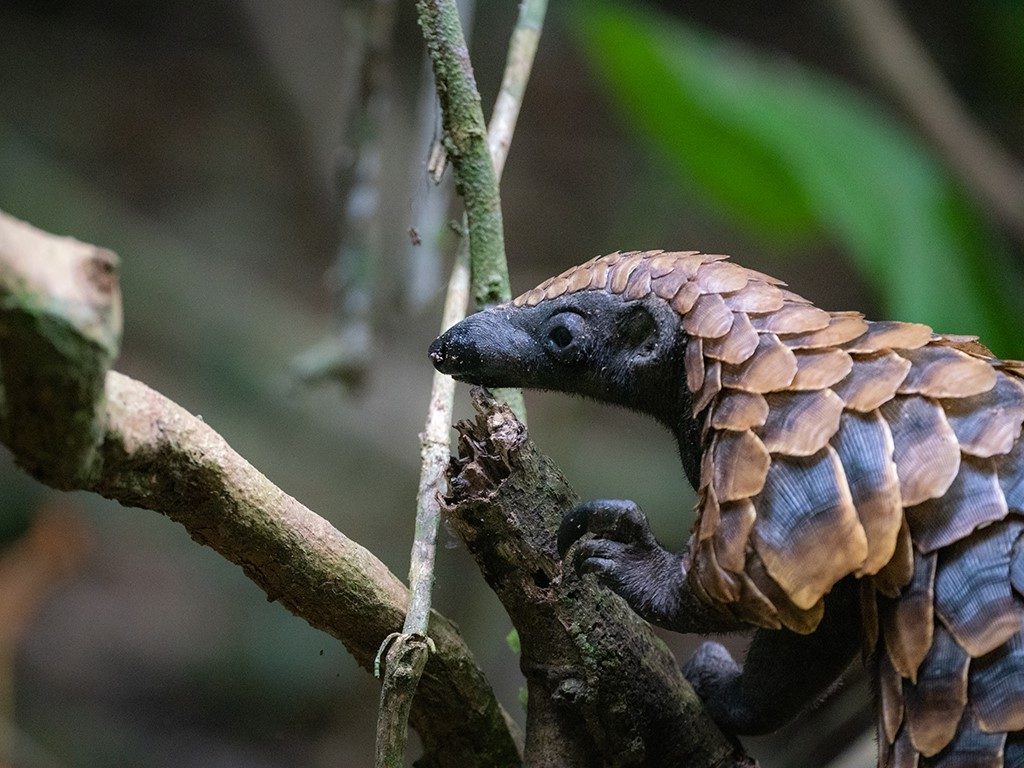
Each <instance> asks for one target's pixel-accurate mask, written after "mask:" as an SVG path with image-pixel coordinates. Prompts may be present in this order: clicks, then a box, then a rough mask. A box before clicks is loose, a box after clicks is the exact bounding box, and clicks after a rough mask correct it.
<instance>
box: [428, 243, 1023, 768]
mask: <svg viewBox="0 0 1024 768" xmlns="http://www.w3.org/2000/svg"><path fill="white" fill-rule="evenodd" d="M430 356H431V358H432V360H433V361H434V364H435V366H436V367H437V368H438V369H439V370H441V371H443V372H446V373H451V374H452V375H454V376H455V377H456V378H457V379H460V380H464V381H470V382H474V383H478V384H483V385H486V386H502V387H529V388H538V389H553V390H561V391H566V392H570V393H575V394H582V395H585V396H590V397H594V398H597V399H599V400H603V401H607V402H611V403H616V404H619V405H625V406H627V407H631V408H634V409H637V410H640V411H643V412H646V413H648V414H650V415H651V416H653V417H654V418H656V419H657V420H658V421H660V422H662V423H663V424H665V425H666V426H667V427H668V428H669V429H671V430H672V431H673V432H674V433H675V435H676V436H677V439H678V442H679V448H680V454H681V457H682V461H683V465H684V469H685V471H686V474H687V476H688V478H689V480H690V482H691V483H692V485H693V486H694V488H695V489H696V491H697V499H698V501H697V510H696V512H697V517H696V522H695V524H694V527H693V531H692V535H691V537H690V539H689V542H688V544H687V546H686V547H685V550H684V552H682V553H680V554H673V553H670V552H668V551H666V550H665V549H663V548H662V547H661V546H660V545H659V544H658V543H657V541H656V540H655V539H654V537H653V535H652V534H651V532H650V529H649V527H648V526H647V522H646V519H645V518H644V516H643V514H642V513H641V512H640V510H639V508H638V507H637V506H636V505H635V504H633V503H632V502H628V501H593V502H588V503H585V504H582V505H580V506H579V507H578V508H577V509H576V510H575V511H574V512H573V513H572V514H570V515H568V516H567V517H566V519H565V520H564V521H563V523H562V527H561V529H560V531H559V539H558V541H559V549H560V551H561V552H562V554H563V556H564V554H565V550H567V549H568V548H569V547H570V546H572V545H574V544H575V549H574V552H575V563H576V564H577V567H578V568H580V569H581V570H582V571H584V572H589V573H595V574H596V575H597V577H598V578H599V579H600V580H601V581H602V582H603V583H605V584H606V585H608V586H609V587H610V588H612V589H613V590H615V591H616V592H618V593H619V594H620V595H622V596H623V597H624V598H625V599H626V600H627V601H628V602H629V604H630V605H631V606H632V607H633V609H634V610H636V611H637V612H638V613H639V614H640V615H641V616H643V617H644V618H647V619H648V620H650V621H652V622H654V623H657V624H660V625H662V626H665V627H668V628H670V629H674V630H677V631H681V632H711V631H727V630H735V629H737V628H741V627H748V628H749V627H754V628H757V629H756V631H755V633H754V637H753V639H752V641H751V645H750V649H749V651H748V653H747V657H746V660H745V663H744V665H743V666H742V668H741V667H740V666H739V665H737V664H736V663H735V662H734V661H733V660H732V658H731V657H730V656H729V655H728V653H727V652H726V651H725V649H724V648H722V647H721V646H720V645H717V644H714V643H705V644H704V645H703V646H701V648H700V650H698V652H697V653H696V654H695V655H694V657H693V659H691V660H690V661H689V662H688V663H687V664H686V665H685V667H684V670H685V672H686V675H687V677H688V678H689V679H690V681H691V683H693V685H694V687H695V688H696V689H697V692H698V693H699V694H700V695H701V696H702V697H703V699H704V701H705V704H706V706H707V708H708V710H709V712H710V713H711V715H712V717H714V718H715V720H716V721H717V722H718V723H719V724H720V725H721V726H722V727H723V729H725V730H727V731H730V732H733V733H736V734H741V735H742V734H750V733H759V732H766V731H769V730H772V729H774V728H776V727H778V726H779V725H781V724H783V723H784V722H786V721H788V720H790V719H792V718H794V717H795V716H796V715H798V714H799V713H800V712H801V711H802V710H803V708H805V707H806V706H807V705H808V704H809V703H810V702H811V701H813V700H814V699H815V698H817V697H818V696H820V695H821V694H822V693H823V692H824V691H826V690H827V689H828V688H829V687H830V686H832V685H833V684H834V681H835V680H836V678H837V677H838V676H839V675H840V674H842V672H843V671H844V670H845V669H846V667H847V666H849V664H850V663H851V661H852V660H853V659H854V657H856V656H857V653H858V650H861V651H862V652H863V653H864V657H865V658H866V659H868V663H869V664H870V665H871V666H872V668H873V670H874V672H875V680H876V685H877V701H878V726H877V730H878V742H879V758H878V764H879V765H880V766H891V767H893V768H907V767H908V766H942V767H943V768H951V767H952V766H957V768H965V767H966V766H969V767H970V768H982V767H984V768H989V767H991V768H996V767H997V766H1024V623H1022V618H1024V538H1022V534H1024V439H1022V437H1021V425H1022V422H1024V363H1022V362H1016V361H1008V360H1000V359H998V358H996V357H995V356H994V355H993V354H992V353H991V352H990V351H989V350H988V349H987V348H986V347H984V346H983V345H982V344H981V343H979V342H978V340H977V339H976V338H974V337H965V336H952V335H940V334H936V333H933V331H932V329H931V328H929V327H928V326H925V325H921V324H918V323H905V322H872V321H868V320H865V318H864V317H863V315H861V314H860V313H858V312H827V311H825V310H822V309H819V308H817V307H815V306H814V305H812V303H811V302H810V301H807V300H806V299H804V298H802V297H801V296H798V295H797V294H795V293H793V292H791V291H789V290H787V289H786V288H785V284H784V283H782V282H781V281H779V280H776V279H774V278H772V277H769V276H767V275H765V274H762V273H760V272H756V271H754V270H751V269H746V268H744V267H742V266H739V265H737V264H735V263H733V262H731V261H729V260H727V257H725V256H718V255H707V254H701V253H696V252H663V251H645V252H630V253H614V254H611V255H607V256H600V257H597V258H595V259H592V260H591V261H588V262H586V263H585V264H582V265H580V266H578V267H573V268H571V269H568V270H566V271H565V272H563V273H562V274H560V275H558V276H557V277H553V278H551V279H549V280H547V281H545V282H544V283H542V284H541V285H540V286H538V287H537V288H534V289H533V290H531V291H528V292H527V293H524V294H523V295H521V296H519V297H518V298H517V299H515V300H514V301H512V302H509V303H506V304H503V305H500V306H497V307H494V308H491V309H487V310H485V311H483V312H479V313H477V314H475V315H471V316H470V317H468V318H467V319H465V320H464V321H462V322H461V323H459V324H457V325H455V326H454V327H452V328H451V329H449V330H448V331H447V332H446V333H444V334H443V335H442V336H441V337H440V338H438V339H437V340H436V341H435V342H434V344H433V345H432V346H431V349H430ZM587 532H590V533H593V534H595V535H594V536H593V537H591V538H581V537H583V535H584V534H585V533H587Z"/></svg>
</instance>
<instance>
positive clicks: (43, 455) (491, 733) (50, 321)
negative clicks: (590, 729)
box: [0, 213, 519, 768]
mask: <svg viewBox="0 0 1024 768" xmlns="http://www.w3.org/2000/svg"><path fill="white" fill-rule="evenodd" d="M97 253H101V254H104V255H103V256H102V264H103V265H106V266H105V267H104V269H103V270H102V271H101V276H102V277H103V280H102V282H101V285H102V286H103V288H104V290H98V289H95V287H94V283H91V282H90V283H88V284H87V285H85V286H83V285H81V283H82V281H83V280H84V279H86V278H84V277H83V275H87V274H88V270H89V269H90V268H91V267H90V264H92V263H93V260H94V259H95V258H96V254H97ZM115 264H116V261H115V260H114V259H113V258H112V257H111V256H110V255H109V254H105V252H102V251H97V249H95V248H93V247H91V246H84V245H82V244H81V243H77V242H75V241H71V240H67V239H64V238H56V237H53V236H52V235H47V234H45V233H43V232H40V231H38V230H35V229H33V228H31V227H29V226H28V225H27V224H24V223H22V222H19V221H17V220H15V219H12V218H10V217H8V216H6V215H4V214H2V213H0V372H2V376H3V386H4V397H3V400H2V402H0V435H2V437H3V442H4V443H5V444H6V445H7V446H8V447H9V448H10V449H11V450H12V451H13V452H14V455H15V459H16V460H17V461H18V462H19V463H20V464H21V465H22V466H23V467H25V468H26V469H27V470H29V471H30V472H32V473H33V474H34V475H35V476H36V477H38V478H39V479H41V480H42V481H43V482H46V483H49V484H51V485H56V486H59V487H61V488H81V489H85V490H92V491H95V492H97V493H100V494H102V495H104V496H107V497H108V498H111V499H114V500H116V501H119V502H121V503H122V504H126V505H129V506H135V507H143V508H146V509H152V510H155V511H157V512H161V513H162V514H165V515H167V516H168V517H170V518H171V519H172V520H175V521H177V522H179V523H181V524H182V525H183V526H185V528H186V529H187V530H188V532H189V534H190V535H191V536H192V537H193V538H194V539H195V540H196V541H198V542H200V543H203V544H207V545H208V546H210V547H212V548H213V549H215V550H216V551H217V552H219V553H220V554H221V555H223V556H224V557H226V558H227V559H228V560H230V561H232V562H234V563H237V564H238V565H240V566H241V567H242V569H243V570H244V571H245V573H246V575H248V576H249V577H250V578H251V579H252V580H253V581H255V582H256V583H257V584H258V585H259V586H260V587H261V588H263V590H264V591H265V592H266V593H267V596H268V597H269V598H270V599H272V600H277V601H280V602H281V604H282V605H284V606H285V607H286V608H288V609H289V610H290V611H292V612H293V613H295V614H296V615H297V616H299V617H301V618H303V619H305V620H306V621H307V622H308V623H309V624H311V625H312V626H314V627H316V628H318V629H322V630H324V631H325V632H328V633H329V634H331V635H333V636H334V637H336V638H338V639H339V640H341V641H342V642H343V643H344V644H345V647H346V648H347V649H348V650H349V652H350V653H351V654H352V655H353V656H354V657H355V658H356V660H357V661H358V662H359V663H360V664H361V665H362V666H363V667H365V668H367V669H371V668H372V666H373V659H374V656H375V654H376V652H377V648H378V647H379V646H380V643H381V641H382V640H383V639H384V638H385V637H386V636H387V635H388V634H389V633H391V632H395V631H397V630H399V629H400V628H401V626H402V620H403V617H404V616H405V609H406V605H407V603H408V599H409V593H408V590H407V589H406V588H405V586H404V585H403V584H402V583H401V582H400V581H399V580H398V579H397V578H396V577H395V576H394V575H393V574H392V573H391V572H390V571H388V569H387V567H386V566H384V564H383V563H381V562H380V561H379V560H378V559H377V558H376V557H374V556H373V554H372V553H370V552H369V551H367V550H366V549H364V548H363V547H361V546H359V545H358V544H357V543H355V542H354V541H352V540H351V539H348V538H347V537H345V536H344V535H343V534H341V533H340V532H339V531H337V530H336V529H335V528H333V527H332V526H331V524H330V523H329V522H327V521H326V520H324V519H323V518H321V517H319V516H318V515H316V514H314V513H313V512H311V511H310V510H308V509H307V508H306V507H304V506H303V505H302V504H300V503H299V502H298V501H296V500H295V499H293V498H292V497H290V496H288V495H287V494H286V493H284V492H283V491H282V490H280V489H279V488H277V487H276V486H275V485H274V484H273V483H271V482H270V481H269V480H268V479H267V478H266V477H264V476H263V475H262V474H260V473H259V472H258V471H257V470H256V469H255V468H254V467H253V466H252V465H251V464H249V463H248V462H247V461H245V459H243V458H242V457H241V456H239V455H238V454H237V453H235V452H234V451H233V450H232V449H231V447H230V446H228V444H227V443H226V442H225V441H224V439H223V438H222V437H220V435H218V434H217V433H216V432H215V431H214V430H213V429H211V428H210V427H209V426H208V425H207V424H205V423H204V422H203V421H202V420H200V419H198V418H196V417H195V416H193V415H191V414H190V413H188V412H187V411H185V410H184V409H183V408H181V407H180V406H178V405H176V404H175V403H173V402H171V401H170V400H168V399H167V398H165V397H164V396H163V395H160V394H159V393H157V392H154V391H153V390H151V389H149V388H148V387H146V386H145V385H144V384H141V383H139V382H137V381H133V380H132V379H130V378H128V377H126V376H122V375H121V374H118V373H114V372H109V373H108V372H106V371H105V364H104V362H103V361H104V360H107V361H109V359H111V358H112V357H113V352H114V350H115V349H116V338H117V335H116V334H117V331H118V330H119V328H120V305H119V303H118V301H117V299H118V292H117V275H116V269H115V266H114V265H115ZM104 340H106V341H104ZM107 342H109V343H107ZM97 350H99V352H97ZM101 353H102V355H101ZM94 435H97V436H99V437H98V439H96V440H95V442H93V436H94ZM68 446H71V447H73V448H75V450H74V451H73V452H68V453H65V452H66V451H67V450H68V448H67V447H68ZM72 458H74V459H75V461H77V462H78V463H74V462H73V461H72ZM55 468H59V470H60V471H59V473H56V472H55ZM430 637H431V638H432V639H433V641H434V643H435V645H436V647H437V653H436V654H432V655H431V657H430V661H429V662H428V663H427V667H426V669H425V671H424V673H423V678H422V680H421V682H420V687H419V693H418V695H417V697H416V700H415V702H414V703H413V709H412V714H411V721H412V723H413V725H414V726H415V727H416V729H417V730H418V731H419V733H420V736H421V738H422V741H423V744H424V749H425V756H424V758H423V761H422V763H423V764H424V765H427V766H451V767H452V768H456V767H457V766H481V768H483V767H484V766H513V765H518V763H519V756H518V753H517V749H516V746H515V744H514V742H513V739H512V737H511V735H510V732H509V727H508V723H507V718H506V716H505V714H504V712H503V711H502V710H501V707H500V706H499V705H498V703H497V701H496V700H495V698H494V695H493V693H492V691H491V689H490V687H489V685H488V684H487V681H486V680H485V678H484V676H483V674H482V673H481V672H480V670H479V668H478V667H477V666H476V663H475V662H474V660H473V658H472V655H471V654H470V652H469V649H468V648H467V647H466V645H465V643H464V642H463V641H462V639H461V637H459V635H458V633H457V631H456V630H455V628H454V627H453V626H452V624H451V623H450V622H449V621H447V620H446V619H445V618H444V617H442V616H440V615H438V614H436V613H434V614H432V615H431V621H430Z"/></svg>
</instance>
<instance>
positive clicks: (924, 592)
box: [882, 555, 937, 682]
mask: <svg viewBox="0 0 1024 768" xmlns="http://www.w3.org/2000/svg"><path fill="white" fill-rule="evenodd" d="M936 559H937V558H936V556H935V555H918V556H917V557H916V558H915V559H914V576H913V578H912V579H911V581H910V584H909V585H907V588H906V589H905V590H904V591H903V594H902V595H900V599H899V600H898V601H897V602H895V603H893V604H891V605H889V606H887V608H886V611H885V615H884V616H883V618H882V636H883V637H884V638H885V647H886V650H887V652H888V654H889V659H890V662H891V663H892V666H893V668H894V669H895V670H896V671H897V672H899V673H900V676H902V677H905V678H907V679H908V680H910V681H911V682H915V681H916V680H917V672H918V669H919V668H920V666H921V662H922V661H923V660H924V657H925V656H926V655H927V654H928V649H929V648H931V646H932V634H933V629H934V626H933V625H934V621H933V617H934V605H935V602H934V601H935V570H936Z"/></svg>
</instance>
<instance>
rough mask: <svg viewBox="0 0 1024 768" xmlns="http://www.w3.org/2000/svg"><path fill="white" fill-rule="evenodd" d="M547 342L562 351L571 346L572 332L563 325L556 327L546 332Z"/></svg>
mask: <svg viewBox="0 0 1024 768" xmlns="http://www.w3.org/2000/svg"><path fill="white" fill-rule="evenodd" d="M548 340H549V341H551V343H552V344H554V345H555V346H556V347H560V348H562V349H564V348H565V347H568V346H569V345H570V344H572V331H570V330H569V329H568V328H566V327H565V326H564V325H556V326H555V327H554V328H552V329H551V330H550V331H548Z"/></svg>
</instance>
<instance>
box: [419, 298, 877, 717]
mask: <svg viewBox="0 0 1024 768" xmlns="http://www.w3.org/2000/svg"><path fill="white" fill-rule="evenodd" d="M686 343H687V337H686V334H685V333H684V332H683V330H682V328H681V326H680V319H679V315H678V314H676V312H675V311H674V310H673V309H672V308H671V307H669V306H668V305H667V304H666V303H665V302H663V301H661V300H659V299H657V298H653V297H648V298H645V299H641V300H627V299H625V298H623V297H622V296H620V295H614V294H609V293H606V292H604V291H582V292H578V293H573V294H567V295H563V296H561V297H559V298H557V299H551V300H547V301H543V302H541V303H539V304H537V305H536V306H533V307H528V306H523V307H514V306H512V305H511V304H504V305H501V306H499V307H495V308H493V309H488V310H485V311H483V312H478V313H476V314H475V315H471V316H470V317H467V318H466V319H465V320H463V321H462V322H460V323H458V324H456V325H454V326H453V327H452V328H450V329H449V330H448V331H446V332H445V333H444V334H443V335H442V336H440V337H439V338H438V339H436V340H435V341H434V343H433V344H431V346H430V353H429V354H430V359H431V361H432V362H433V363H434V366H435V367H436V368H437V369H438V370H439V371H441V372H442V373H447V374H450V375H451V376H453V377H454V378H455V379H457V380H459V381H464V382H469V383H472V384H480V385H483V386H488V387H522V388H528V389H546V390H557V391H560V392H567V393H570V394H578V395H583V396H585V397H591V398H594V399H596V400H600V401H603V402H607V403H612V404H615V405H621V406H625V407H627V408H631V409H633V410H637V411H640V412H642V413H647V414H649V415H650V416H653V417H654V418H655V419H657V420H658V421H659V422H661V423H662V424H664V425H665V426H666V427H668V428H669V429H671V430H672V432H673V433H674V434H675V435H676V439H677V441H678V443H679V449H680V455H681V457H682V462H683V467H684V469H685V471H686V474H687V477H688V478H689V480H690V483H691V485H693V487H694V488H696V487H697V486H698V481H699V476H700V452H701V445H700V433H701V430H700V426H699V424H700V423H701V422H702V420H703V415H702V414H701V415H699V416H698V417H697V418H695V417H694V415H693V413H692V399H691V395H690V392H689V390H688V389H687V386H686V376H685V371H684V364H683V355H684V351H685V349H686ZM588 533H591V534H594V536H593V537H592V538H584V539H582V540H580V539H581V537H583V536H585V534H588ZM577 542H578V543H577ZM573 544H576V547H575V557H574V558H573V561H574V563H575V566H576V568H577V570H579V571H581V572H584V573H593V574H595V575H596V576H597V577H598V579H599V580H600V581H601V582H602V583H604V584H605V585H606V586H608V587H609V588H610V589H612V590H613V591H615V592H616V593H618V594H619V595H620V596H622V597H623V598H624V599H625V600H626V601H627V602H628V603H629V605H630V606H631V607H632V608H633V610H634V611H636V612H637V613H638V614H640V615H641V616H642V617H644V618H645V619H647V620H648V621H650V622H652V623H654V624H658V625H659V626H662V627H665V628H667V629H671V630H674V631H677V632H684V633H686V632H699V633H708V632H727V631H734V630H738V629H745V628H748V627H747V626H746V625H744V624H743V623H742V622H740V621H738V620H737V619H735V618H734V617H733V616H731V615H730V614H729V613H728V612H727V611H725V610H724V609H722V608H721V607H719V606H715V605H712V604H711V603H709V602H708V601H706V600H704V599H702V598H701V597H700V596H698V595H696V594H695V593H694V592H693V591H692V589H691V587H690V583H689V581H688V580H687V570H688V566H689V563H688V558H687V556H684V555H679V554H675V553H672V552H669V551H667V550H665V549H664V548H663V547H661V546H660V545H659V544H658V542H657V541H656V540H655V538H654V535H653V534H652V533H651V530H650V527H649V525H648V523H647V519H646V517H645V516H644V514H643V513H642V512H641V511H640V508H639V507H638V506H637V505H636V504H634V503H633V502H630V501H617V500H599V501H591V502H587V503H584V504H581V505H580V506H579V507H577V508H576V509H575V510H573V511H572V512H571V513H570V514H568V515H567V516H566V517H565V519H564V520H563V521H562V525H561V527H560V529H559V532H558V549H559V553H560V554H561V555H562V556H563V557H564V556H565V554H566V552H567V551H568V549H569V548H570V547H571V546H572V545H573ZM858 620H859V615H858V613H857V609H856V604H855V601H854V600H852V598H851V596H850V589H849V587H848V585H843V584H840V585H839V586H838V587H837V588H836V589H834V590H833V592H832V594H831V595H829V596H828V598H827V599H826V610H825V617H824V619H823V620H822V622H821V625H820V626H819V628H818V630H817V631H815V632H814V633H813V634H812V635H797V634H794V633H792V632H790V631H788V630H784V629H783V630H758V631H757V633H756V634H755V638H754V640H753V642H752V645H751V649H750V652H749V654H748V657H747V663H746V665H745V666H744V667H743V668H742V669H741V668H740V667H739V666H738V665H737V664H736V663H735V662H733V661H732V659H731V657H729V655H728V652H727V651H726V650H725V649H724V648H723V647H722V646H720V645H718V644H717V643H705V644H704V645H703V646H702V647H701V649H700V650H699V651H698V652H697V654H696V655H695V656H694V657H693V659H691V660H690V661H689V662H688V663H687V665H686V667H685V669H684V671H685V672H686V676H687V678H688V679H689V680H690V682H691V684H692V685H693V686H694V688H695V689H696V690H697V692H698V693H699V694H700V695H701V697H702V698H703V699H704V701H705V705H706V706H707V707H708V710H709V712H710V713H711V715H712V717H713V718H714V719H715V720H716V721H717V722H718V724H719V725H720V726H721V727H722V728H723V729H724V730H726V731H729V732H731V733H737V734H753V733H765V732H769V731H771V730H774V729H776V728H778V727H779V726H780V725H782V724H783V723H785V722H786V721H788V720H790V719H792V718H793V717H794V716H795V715H797V714H798V713H799V712H800V711H801V710H802V709H804V708H805V706H806V705H807V704H808V703H810V702H811V701H813V700H814V699H816V698H817V697H818V696H820V695H821V694H822V693H823V692H824V691H825V690H826V689H827V688H828V687H829V685H831V684H832V682H833V681H834V680H835V678H836V677H837V676H838V675H839V674H840V673H841V672H842V671H843V670H844V669H845V668H846V666H847V665H848V664H849V661H850V660H851V658H852V657H853V656H854V655H855V654H856V651H857V644H858V638H859V635H858V630H857V622H858Z"/></svg>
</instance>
